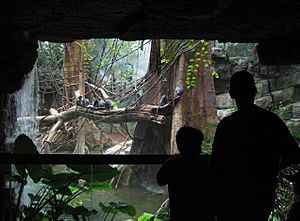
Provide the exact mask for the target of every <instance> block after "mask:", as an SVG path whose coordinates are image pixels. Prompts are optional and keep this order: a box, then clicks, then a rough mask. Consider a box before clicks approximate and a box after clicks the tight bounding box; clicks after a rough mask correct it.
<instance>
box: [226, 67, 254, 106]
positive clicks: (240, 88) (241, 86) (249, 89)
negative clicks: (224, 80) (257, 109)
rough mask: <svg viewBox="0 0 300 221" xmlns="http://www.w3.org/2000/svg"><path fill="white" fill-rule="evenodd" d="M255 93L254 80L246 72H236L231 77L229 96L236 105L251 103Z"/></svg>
mask: <svg viewBox="0 0 300 221" xmlns="http://www.w3.org/2000/svg"><path fill="white" fill-rule="evenodd" d="M256 93H257V89H256V86H255V81H254V78H253V76H252V74H250V73H249V72H248V71H238V72H236V73H234V74H233V75H232V76H231V78H230V89H229V94H230V97H231V98H232V99H235V100H236V102H237V103H238V102H251V103H253V102H254V98H255V95H256Z"/></svg>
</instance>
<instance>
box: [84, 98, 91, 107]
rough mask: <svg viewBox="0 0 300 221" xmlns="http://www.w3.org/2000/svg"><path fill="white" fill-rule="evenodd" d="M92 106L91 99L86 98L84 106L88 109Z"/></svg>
mask: <svg viewBox="0 0 300 221" xmlns="http://www.w3.org/2000/svg"><path fill="white" fill-rule="evenodd" d="M90 104H91V103H90V101H89V99H87V98H85V99H84V106H85V107H88V106H89V105H90Z"/></svg>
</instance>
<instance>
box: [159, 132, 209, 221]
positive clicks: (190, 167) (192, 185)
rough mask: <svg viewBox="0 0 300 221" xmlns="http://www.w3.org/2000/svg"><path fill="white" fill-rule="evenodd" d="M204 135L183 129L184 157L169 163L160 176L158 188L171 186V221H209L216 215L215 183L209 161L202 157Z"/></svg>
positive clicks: (180, 143) (179, 143)
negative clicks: (159, 186)
mask: <svg viewBox="0 0 300 221" xmlns="http://www.w3.org/2000/svg"><path fill="white" fill-rule="evenodd" d="M202 141H203V134H202V132H201V131H199V130H197V129H195V128H192V127H182V128H180V129H179V131H178V132H177V134H176V143H177V147H178V150H179V151H180V153H181V156H178V157H176V158H173V159H169V160H167V161H166V162H165V163H164V164H163V165H162V167H161V169H160V171H159V172H158V173H157V181H158V184H159V185H166V184H168V190H169V200H170V220H171V221H190V220H197V221H208V220H212V219H213V217H214V215H215V213H214V204H213V203H214V199H215V197H214V193H215V192H214V183H213V180H212V177H211V172H210V169H209V165H208V162H207V160H206V159H205V158H204V157H203V156H201V157H200V153H201V144H202Z"/></svg>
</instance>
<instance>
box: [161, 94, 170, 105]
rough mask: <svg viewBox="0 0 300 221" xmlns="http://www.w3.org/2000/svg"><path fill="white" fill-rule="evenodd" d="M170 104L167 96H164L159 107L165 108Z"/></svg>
mask: <svg viewBox="0 0 300 221" xmlns="http://www.w3.org/2000/svg"><path fill="white" fill-rule="evenodd" d="M167 103H168V97H167V95H162V96H161V98H160V101H159V106H164V105H166V104H167Z"/></svg>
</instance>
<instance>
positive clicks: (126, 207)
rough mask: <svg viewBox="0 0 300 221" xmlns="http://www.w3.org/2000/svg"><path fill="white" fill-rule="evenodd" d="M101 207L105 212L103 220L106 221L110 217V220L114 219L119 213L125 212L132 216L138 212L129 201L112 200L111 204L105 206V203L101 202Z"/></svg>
mask: <svg viewBox="0 0 300 221" xmlns="http://www.w3.org/2000/svg"><path fill="white" fill-rule="evenodd" d="M99 207H100V208H101V209H102V211H103V212H104V214H103V215H102V219H101V221H106V220H108V219H109V217H110V220H113V219H114V218H115V217H116V215H117V214H118V213H123V214H126V215H128V216H130V217H134V216H135V214H136V210H135V208H134V207H133V206H132V205H130V204H128V203H122V202H119V203H115V202H110V203H109V205H107V206H105V205H104V204H103V203H101V202H100V203H99Z"/></svg>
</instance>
